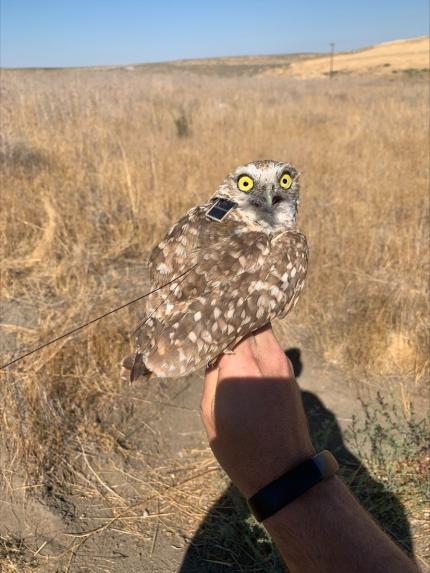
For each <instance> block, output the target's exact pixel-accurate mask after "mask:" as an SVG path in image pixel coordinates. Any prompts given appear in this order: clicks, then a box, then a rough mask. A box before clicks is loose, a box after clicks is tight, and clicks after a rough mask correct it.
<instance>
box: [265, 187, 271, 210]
mask: <svg viewBox="0 0 430 573" xmlns="http://www.w3.org/2000/svg"><path fill="white" fill-rule="evenodd" d="M272 193H273V189H271V188H270V187H266V189H265V190H264V195H265V197H266V201H267V204H268V205H269V207H271V206H272V202H273V195H272Z"/></svg>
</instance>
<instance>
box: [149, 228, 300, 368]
mask: <svg viewBox="0 0 430 573" xmlns="http://www.w3.org/2000/svg"><path fill="white" fill-rule="evenodd" d="M198 219H199V218H198V217H197V218H196V223H197V228H198V230H199V234H198V236H199V240H198V241H196V242H195V245H196V248H195V250H194V252H193V255H192V257H194V258H193V261H194V260H195V261H196V266H195V268H193V269H192V270H191V271H190V273H189V274H188V275H187V276H186V278H185V279H184V280H183V281H182V282H181V284H178V285H177V286H175V287H174V289H173V294H174V297H173V300H172V297H170V298H166V299H165V300H164V301H163V303H162V304H161V305H159V307H158V308H156V309H155V310H154V311H153V315H152V317H151V318H150V320H149V322H148V324H147V327H148V328H147V329H145V330H144V331H142V333H141V336H140V338H139V343H138V344H139V346H140V348H141V349H142V355H143V359H144V363H145V365H146V366H147V367H148V368H149V369H150V370H151V371H153V372H155V373H156V374H157V375H159V376H178V375H183V374H186V373H188V372H190V371H192V370H194V369H196V368H199V367H201V366H204V365H205V364H207V363H208V362H209V361H211V360H213V359H214V358H216V356H218V355H219V354H220V353H221V352H222V351H223V350H225V349H226V348H227V347H229V346H233V345H234V344H236V343H237V342H238V341H239V340H241V339H242V338H243V337H244V336H246V335H247V334H248V333H249V332H251V331H253V330H255V329H257V328H259V327H260V326H263V325H264V324H266V323H267V322H269V321H270V320H272V319H273V318H275V317H276V316H278V315H280V314H281V313H282V311H283V310H284V309H285V308H286V307H288V309H289V308H291V306H292V305H293V304H294V301H295V300H296V299H297V296H298V293H299V292H300V290H301V288H302V286H301V285H302V284H303V281H304V272H303V269H305V268H306V260H307V249H306V242H305V240H304V237H303V235H300V234H299V233H294V232H287V233H283V234H282V235H281V236H279V237H278V238H276V239H274V240H273V241H272V242H271V241H270V239H269V238H268V236H267V235H266V234H265V233H263V232H256V231H249V230H247V228H246V227H245V226H242V227H241V226H240V225H238V223H237V222H236V221H231V222H230V221H224V222H222V223H221V224H220V223H217V222H213V225H214V226H212V225H209V224H208V221H207V220H205V224H204V225H203V224H201V225H200V228H199V225H198ZM184 246H185V245H184ZM167 261H168V262H170V261H169V259H168V258H167ZM187 262H188V261H187ZM165 264H167V262H166V263H165ZM177 270H178V271H180V270H181V269H180V268H178V269H177ZM171 286H172V287H173V286H174V285H171Z"/></svg>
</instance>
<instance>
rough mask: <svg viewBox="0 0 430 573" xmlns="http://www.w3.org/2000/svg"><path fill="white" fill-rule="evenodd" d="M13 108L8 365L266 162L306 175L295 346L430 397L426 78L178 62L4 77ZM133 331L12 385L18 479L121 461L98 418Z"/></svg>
mask: <svg viewBox="0 0 430 573" xmlns="http://www.w3.org/2000/svg"><path fill="white" fill-rule="evenodd" d="M292 65H295V64H292ZM297 65H299V64H297ZM300 65H307V60H306V61H304V62H301V63H300ZM409 67H411V66H409ZM221 68H222V67H221ZM311 75H312V74H311ZM1 104H2V113H1V122H2V147H1V150H0V153H1V161H2V188H1V202H2V209H1V249H2V253H1V265H2V291H1V302H2V308H1V310H2V319H1V322H2V324H1V333H2V362H6V361H7V360H8V359H10V358H11V357H12V356H14V355H16V354H17V353H19V351H20V350H23V349H24V350H27V349H30V348H32V347H34V346H36V345H37V344H38V343H39V342H41V341H46V340H49V339H50V338H53V337H54V336H56V335H58V334H61V333H62V332H65V331H67V330H68V329H71V328H73V327H74V326H76V325H79V324H80V323H82V322H84V321H86V320H89V319H91V318H93V317H94V316H97V315H98V314H102V313H103V312H105V311H107V310H110V309H111V308H114V307H115V306H119V305H121V304H124V303H125V302H127V301H128V300H131V299H132V298H134V297H136V296H139V295H140V294H143V293H144V292H145V291H146V290H147V287H148V284H147V281H146V275H145V259H146V256H147V254H148V252H149V250H150V249H151V247H152V246H153V245H154V244H155V243H156V242H157V241H158V240H159V239H160V238H161V236H162V234H163V233H164V232H165V231H166V229H167V228H168V227H169V225H170V224H171V223H173V222H174V221H175V220H176V219H177V218H178V217H179V216H180V215H181V214H183V213H184V212H185V211H186V210H187V209H189V208H190V207H191V206H193V205H194V204H196V203H197V202H200V201H205V200H206V198H207V197H209V196H210V195H211V194H212V193H213V191H214V189H215V188H216V186H217V185H218V184H219V183H220V182H221V181H222V179H223V178H224V176H225V175H226V174H227V173H228V172H229V171H230V170H231V169H232V168H234V167H235V166H237V165H239V164H243V163H245V162H248V161H252V160H254V159H264V158H272V159H280V160H285V161H289V162H291V163H293V164H294V165H296V166H297V167H298V168H299V170H300V171H301V182H302V195H301V208H300V219H299V226H300V228H301V229H302V230H303V231H304V232H305V233H306V235H307V237H308V241H309V245H310V251H311V259H310V272H309V276H308V282H307V288H306V290H305V294H304V296H303V298H302V300H301V301H300V303H299V305H298V306H297V308H296V310H295V311H294V315H291V317H288V318H287V319H286V321H285V322H284V324H281V325H278V332H279V333H280V336H281V338H282V340H283V341H284V342H285V343H287V342H288V340H287V336H288V333H290V332H291V330H292V329H294V332H295V337H296V338H297V339H299V340H301V341H303V343H305V344H306V345H307V347H309V348H311V349H312V351H313V352H314V354H315V356H316V357H317V360H318V361H319V362H321V363H327V364H329V365H330V364H332V365H335V367H336V368H338V369H340V370H341V371H342V372H343V373H344V374H345V378H346V380H348V381H352V383H354V381H356V382H361V383H364V384H367V385H370V386H372V387H375V388H381V389H385V390H387V389H388V390H390V392H391V391H392V392H393V393H394V394H396V392H397V391H398V389H399V388H400V389H401V395H402V397H403V402H402V404H403V406H404V408H405V410H408V404H409V400H410V399H412V400H415V399H416V397H419V396H422V395H423V393H424V391H425V384H426V380H427V376H428V366H429V358H428V343H429V339H428V324H427V320H428V313H429V299H428V291H427V287H428V279H429V252H428V214H429V209H428V207H429V205H428V185H429V172H428V168H429V166H428V154H429V143H428V127H429V126H428V118H429V115H428V114H429V111H428V85H427V83H426V82H425V81H423V80H422V79H420V78H419V77H411V76H410V75H408V74H402V73H399V74H395V77H394V76H393V77H375V76H368V75H364V76H362V77H354V76H349V77H336V78H335V79H333V80H332V81H328V80H327V79H326V78H310V79H295V78H290V77H287V76H285V77H284V76H282V75H278V76H276V77H274V76H272V75H261V74H260V75H258V77H257V76H249V75H246V74H244V75H241V76H240V77H235V76H234V75H232V74H231V73H229V74H228V75H226V76H225V75H223V73H222V69H221V70H220V72H219V73H217V74H215V75H213V74H212V75H204V74H199V75H196V74H193V73H191V72H189V71H181V69H180V66H179V65H177V66H176V67H175V70H173V71H172V70H171V69H168V71H167V72H165V73H163V72H160V71H159V70H158V69H157V70H155V71H154V70H151V68H150V67H145V66H143V67H134V68H132V69H122V68H114V69H106V70H104V69H98V70H95V69H93V70H91V69H88V70H85V69H81V70H51V71H49V70H34V71H13V70H3V71H2V98H1ZM131 331H132V324H130V320H129V318H128V313H127V311H126V310H123V311H120V312H118V313H117V314H116V315H113V316H111V317H109V318H107V319H105V320H104V321H102V322H100V323H98V324H97V325H96V326H91V327H89V328H88V329H87V330H85V331H84V332H82V333H80V334H79V335H75V336H73V337H71V338H69V339H64V340H62V341H61V342H59V343H58V344H57V345H54V346H50V347H48V348H46V349H44V350H42V351H41V352H39V353H37V354H34V355H33V356H31V357H29V358H27V359H26V360H24V361H22V362H20V363H18V364H17V365H15V366H14V367H12V368H10V369H9V370H8V371H6V372H5V371H3V372H2V377H1V381H2V382H1V387H0V393H1V404H2V408H1V416H2V427H3V430H4V434H5V436H7V438H6V441H7V451H8V452H9V454H10V459H13V464H18V465H19V464H21V466H20V467H24V468H25V470H26V472H27V474H28V475H30V476H33V477H34V476H39V477H40V476H42V477H44V479H49V480H50V481H51V482H52V483H53V484H54V485H55V484H56V485H57V486H58V485H59V484H61V483H63V480H66V481H68V480H71V478H70V472H71V471H72V469H71V468H72V467H73V463H72V461H71V457H69V458H68V457H67V456H69V453H68V452H72V451H73V447H74V446H73V444H76V441H78V442H79V444H84V445H85V444H87V443H90V442H92V441H94V440H96V441H97V440H99V446H100V447H102V448H105V449H106V450H109V448H110V447H111V442H112V443H113V441H114V438H112V435H111V434H110V433H109V432H108V431H107V430H106V428H103V430H100V428H99V427H98V426H97V424H96V423H95V421H94V411H105V410H106V409H108V408H109V407H110V406H109V403H110V402H111V401H112V400H120V393H121V388H122V384H123V383H122V382H120V381H119V362H120V359H121V357H122V356H124V355H126V354H127V353H128V352H129V350H130V333H131ZM350 383H351V382H350ZM69 448H70V449H69ZM70 456H72V454H70ZM10 463H11V464H12V462H10ZM8 467H12V465H11V466H8ZM8 471H9V470H8ZM46 476H48V478H46ZM11 570H12V569H11Z"/></svg>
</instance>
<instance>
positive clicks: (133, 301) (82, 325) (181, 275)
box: [0, 263, 197, 370]
mask: <svg viewBox="0 0 430 573" xmlns="http://www.w3.org/2000/svg"><path fill="white" fill-rule="evenodd" d="M196 266H197V263H196V264H195V265H193V266H192V267H190V268H189V269H187V270H186V271H184V272H183V273H181V274H180V275H178V276H176V277H174V278H173V279H171V280H170V281H169V282H167V283H165V284H163V285H161V286H159V287H157V288H155V289H154V290H151V291H149V292H147V293H145V294H142V295H141V296H138V297H137V298H135V299H133V300H131V301H129V302H126V303H125V304H122V305H121V306H118V307H117V308H114V309H112V310H109V311H108V312H105V313H104V314H102V315H101V316H98V317H97V318H93V319H91V320H89V321H88V322H86V323H85V324H81V325H80V326H77V327H76V328H73V329H72V330H69V331H68V332H65V333H64V334H61V335H60V336H57V337H56V338H53V339H52V340H49V341H48V342H45V343H44V344H41V345H40V346H38V347H37V348H33V350H30V351H29V352H26V353H25V354H22V355H20V356H18V357H17V358H14V359H13V360H11V361H10V362H6V364H2V366H0V370H4V369H5V368H8V367H9V366H12V364H15V363H16V362H19V361H20V360H23V359H24V358H27V357H28V356H30V355H31V354H34V353H35V352H38V351H39V350H42V349H43V348H46V347H47V346H50V345H51V344H54V343H55V342H58V341H59V340H62V339H63V338H66V337H67V336H71V335H72V334H75V332H78V331H79V330H82V329H83V328H86V327H87V326H90V325H91V324H94V323H95V322H98V321H99V320H102V319H103V318H106V317H107V316H109V315H111V314H113V313H114V312H117V311H118V310H122V309H123V308H126V307H127V306H130V305H131V304H134V303H135V302H138V301H139V300H142V298H145V297H147V296H149V295H150V294H153V293H154V292H157V291H159V290H161V289H163V288H164V287H166V286H168V285H170V284H172V283H173V282H175V281H177V280H178V279H180V278H181V277H184V276H185V275H187V274H188V273H189V272H191V271H192V270H193V269H195V268H196Z"/></svg>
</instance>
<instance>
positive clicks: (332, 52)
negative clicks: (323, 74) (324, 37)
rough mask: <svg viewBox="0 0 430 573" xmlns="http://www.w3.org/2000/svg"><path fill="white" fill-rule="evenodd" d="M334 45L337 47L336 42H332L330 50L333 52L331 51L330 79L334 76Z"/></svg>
mask: <svg viewBox="0 0 430 573" xmlns="http://www.w3.org/2000/svg"><path fill="white" fill-rule="evenodd" d="M334 45H335V44H334V42H330V48H331V51H330V72H329V75H328V77H329V78H330V79H332V78H333V74H334V68H333V60H334Z"/></svg>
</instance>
